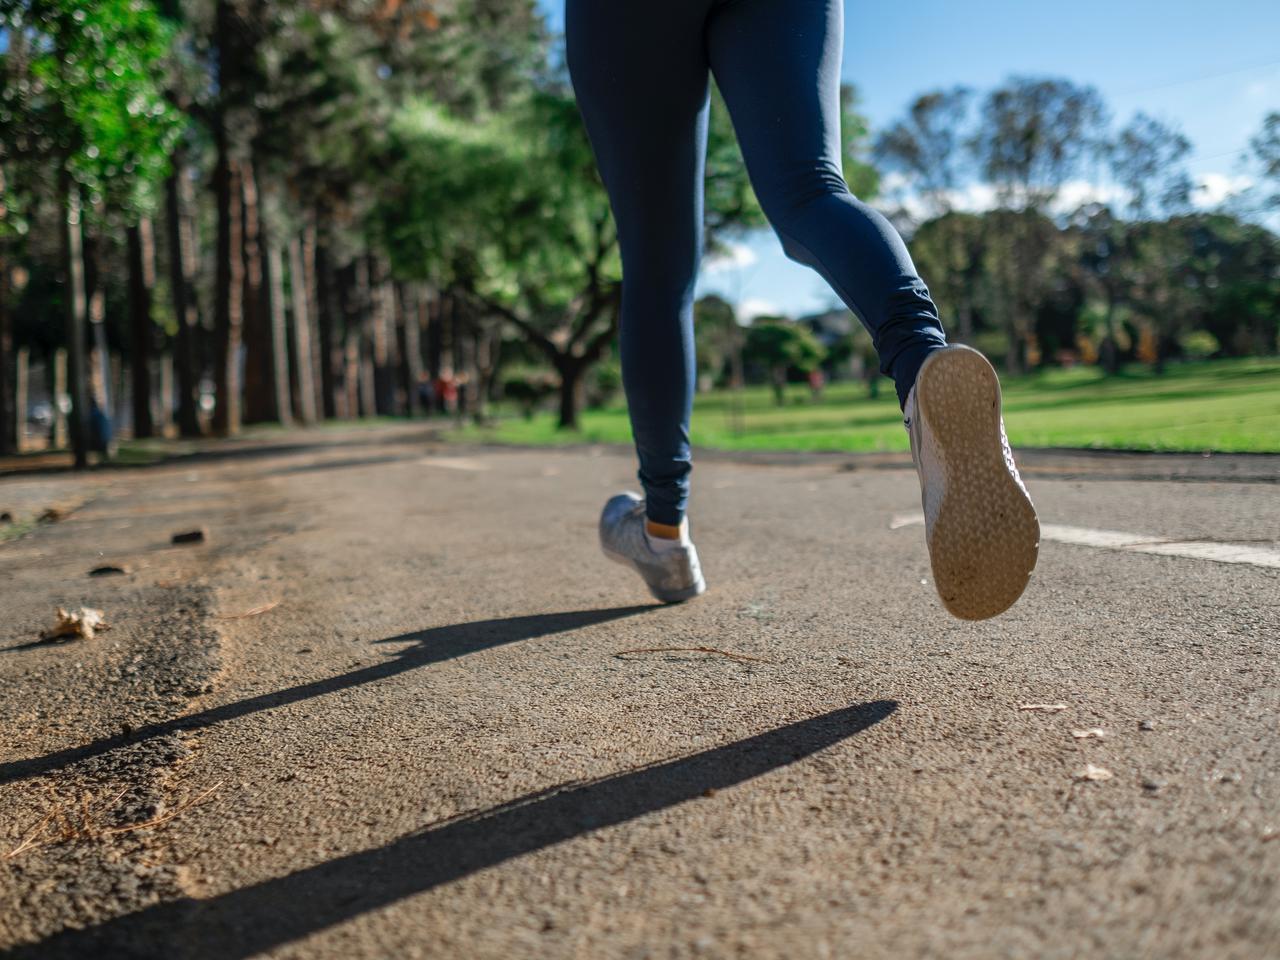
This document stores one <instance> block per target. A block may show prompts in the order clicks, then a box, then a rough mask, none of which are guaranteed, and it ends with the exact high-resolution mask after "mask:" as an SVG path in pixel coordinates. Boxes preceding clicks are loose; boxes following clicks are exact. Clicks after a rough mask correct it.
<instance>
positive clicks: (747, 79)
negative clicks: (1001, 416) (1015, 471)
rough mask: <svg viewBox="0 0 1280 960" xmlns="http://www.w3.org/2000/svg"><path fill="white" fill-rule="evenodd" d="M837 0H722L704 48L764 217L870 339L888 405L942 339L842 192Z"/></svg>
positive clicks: (876, 220)
mask: <svg viewBox="0 0 1280 960" xmlns="http://www.w3.org/2000/svg"><path fill="white" fill-rule="evenodd" d="M843 15H844V13H843V4H842V2H841V0H729V2H726V3H723V4H721V5H720V6H718V7H716V8H713V10H712V13H711V15H710V17H709V19H708V25H707V50H708V54H709V59H710V63H711V68H712V71H713V72H714V74H715V78H716V82H717V83H718V84H719V86H720V90H721V92H722V93H723V94H724V98H725V102H726V103H727V104H728V107H729V112H730V114H731V115H732V118H733V124H734V128H735V130H736V131H737V134H738V140H739V142H740V143H741V145H742V151H743V155H744V157H745V158H746V162H747V169H748V171H749V172H750V175H751V182H752V184H753V185H754V187H755V190H756V194H757V196H758V197H759V198H760V203H761V206H762V207H763V208H764V211H765V214H766V215H767V216H768V218H769V220H770V222H771V223H772V224H773V227H774V229H775V231H776V232H777V233H778V237H779V239H780V240H781V241H782V244H783V249H784V250H785V251H786V252H787V255H788V256H790V257H791V258H792V259H794V260H797V261H799V262H801V263H805V264H808V265H809V266H812V267H814V268H815V269H816V270H817V271H818V272H819V273H820V274H821V275H822V276H823V278H824V279H826V281H827V282H828V283H829V284H830V285H831V287H832V289H833V290H835V292H836V293H837V294H838V295H839V296H840V298H841V299H842V300H843V301H844V302H845V303H846V305H848V307H849V309H850V310H852V311H853V312H854V313H855V314H856V315H857V317H858V319H859V320H860V321H861V322H862V323H863V325H864V326H865V327H866V328H867V330H868V331H869V332H870V334H871V336H872V339H873V341H874V343H875V347H876V350H877V352H878V353H879V356H880V363H881V370H882V371H883V372H884V373H885V374H887V375H889V376H891V377H892V378H893V380H894V382H895V383H896V384H897V388H898V400H899V403H900V404H904V405H905V403H906V398H907V393H908V392H909V391H910V389H911V386H912V384H913V383H914V382H915V376H916V373H917V372H918V371H919V369H920V366H921V365H922V364H923V363H924V361H925V359H926V358H927V357H928V355H929V354H930V353H932V352H933V351H935V350H937V349H939V348H941V347H942V346H945V344H946V337H945V335H944V333H943V331H942V324H941V322H940V321H939V319H938V311H937V308H936V307H935V306H934V304H933V301H932V299H931V298H930V296H929V290H928V288H927V287H926V285H925V283H924V281H923V280H921V279H920V276H919V274H918V273H917V272H916V269H915V266H914V264H913V263H912V262H911V256H910V254H909V253H908V252H907V248H906V245H905V244H904V243H903V242H902V238H901V237H900V236H899V235H898V232H897V231H896V230H895V229H894V228H893V225H892V224H890V223H889V221H888V220H886V219H885V218H884V217H883V216H882V215H881V214H879V213H877V212H876V211H875V210H873V209H872V208H871V207H869V206H867V205H866V204H865V203H863V202H862V201H860V200H858V199H857V198H856V197H854V196H853V194H852V193H850V192H849V188H848V186H847V185H846V183H845V180H844V176H843V172H842V163H841V141H840V61H841V55H842V44H843Z"/></svg>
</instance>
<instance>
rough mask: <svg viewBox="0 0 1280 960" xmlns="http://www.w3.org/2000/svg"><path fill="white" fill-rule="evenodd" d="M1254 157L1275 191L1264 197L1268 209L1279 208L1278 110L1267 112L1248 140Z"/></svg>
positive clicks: (1279, 149)
mask: <svg viewBox="0 0 1280 960" xmlns="http://www.w3.org/2000/svg"><path fill="white" fill-rule="evenodd" d="M1249 147H1250V149H1251V150H1252V151H1253V156H1254V159H1256V160H1257V161H1258V163H1259V164H1261V166H1262V176H1263V177H1264V178H1265V179H1266V180H1267V181H1269V182H1270V183H1271V186H1272V189H1273V190H1274V191H1275V192H1274V193H1272V194H1271V195H1270V196H1269V197H1267V198H1266V200H1265V204H1266V206H1267V208H1268V209H1271V210H1280V111H1272V112H1271V113H1268V114H1267V116H1266V119H1264V120H1263V121H1262V129H1261V130H1260V131H1258V133H1257V135H1256V136H1254V137H1253V138H1252V139H1250V140H1249Z"/></svg>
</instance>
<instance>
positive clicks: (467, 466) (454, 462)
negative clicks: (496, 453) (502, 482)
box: [418, 457, 489, 472]
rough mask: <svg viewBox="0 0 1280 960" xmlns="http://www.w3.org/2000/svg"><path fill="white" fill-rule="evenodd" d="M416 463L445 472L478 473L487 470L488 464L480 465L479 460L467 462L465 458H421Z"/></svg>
mask: <svg viewBox="0 0 1280 960" xmlns="http://www.w3.org/2000/svg"><path fill="white" fill-rule="evenodd" d="M418 462H419V463H421V464H422V465H423V466H427V467H441V468H443V469H445V470H471V471H477V472H478V471H482V470H488V469H489V465H488V464H485V463H481V462H480V461H479V460H469V459H467V458H466V457H423V458H422V459H421V460H419V461H418Z"/></svg>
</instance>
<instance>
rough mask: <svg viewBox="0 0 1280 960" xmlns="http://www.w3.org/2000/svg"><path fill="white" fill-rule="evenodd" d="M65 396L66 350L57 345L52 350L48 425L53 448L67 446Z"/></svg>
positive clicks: (59, 448) (63, 448)
mask: <svg viewBox="0 0 1280 960" xmlns="http://www.w3.org/2000/svg"><path fill="white" fill-rule="evenodd" d="M65 396H67V351H66V349H65V348H63V347H59V348H58V349H57V350H55V351H54V352H53V423H51V424H50V425H49V446H50V447H52V448H53V449H54V450H65V449H66V447H67V411H66V410H64V409H63V406H62V398H63V397H65Z"/></svg>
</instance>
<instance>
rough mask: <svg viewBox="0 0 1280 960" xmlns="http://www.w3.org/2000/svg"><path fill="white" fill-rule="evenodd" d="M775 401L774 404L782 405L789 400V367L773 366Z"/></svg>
mask: <svg viewBox="0 0 1280 960" xmlns="http://www.w3.org/2000/svg"><path fill="white" fill-rule="evenodd" d="M772 380H773V403H774V406H778V407H780V406H782V405H783V404H785V403H786V402H787V394H786V390H787V368H786V367H774V368H773V376H772Z"/></svg>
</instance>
